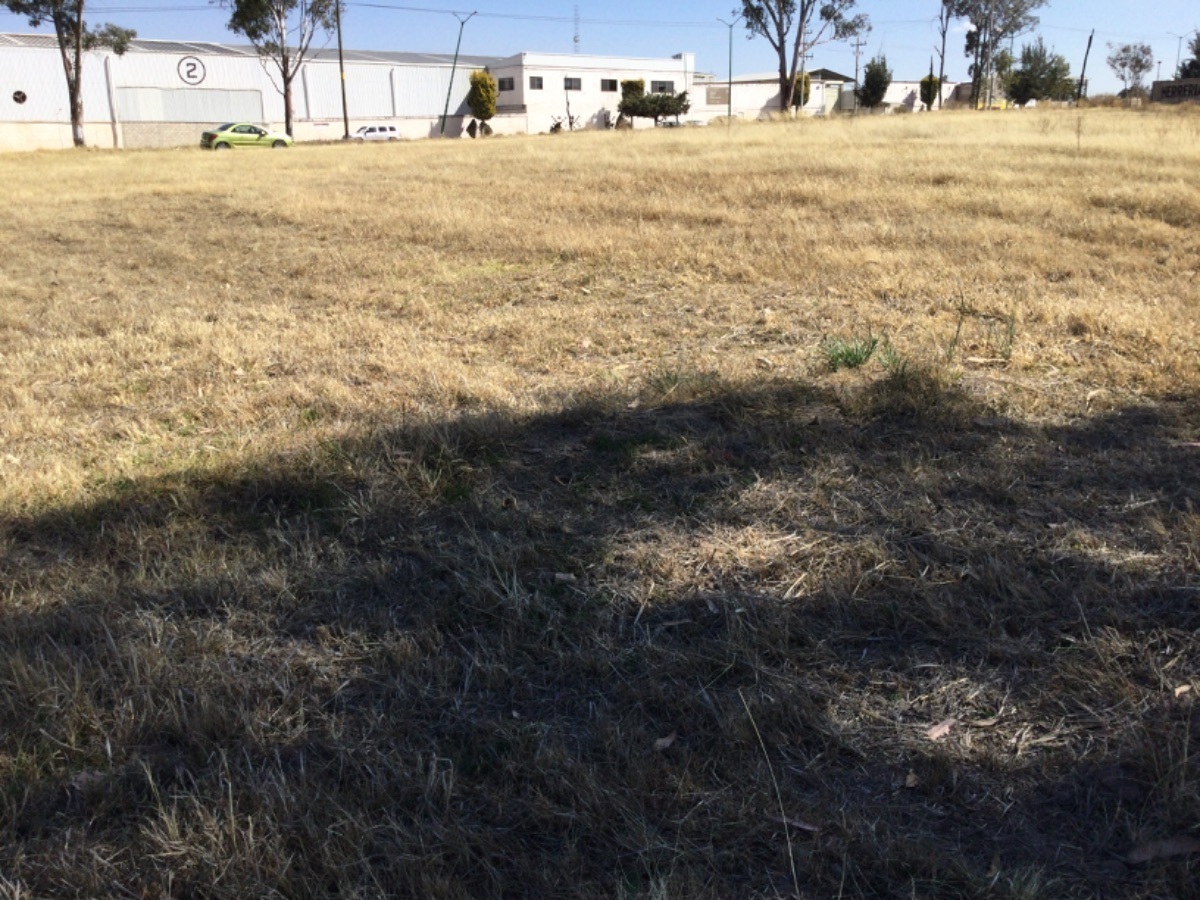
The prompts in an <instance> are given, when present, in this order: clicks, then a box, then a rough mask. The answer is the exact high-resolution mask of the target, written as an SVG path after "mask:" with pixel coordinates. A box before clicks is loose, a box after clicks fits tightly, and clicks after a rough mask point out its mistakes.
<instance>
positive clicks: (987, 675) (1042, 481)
mask: <svg viewBox="0 0 1200 900" xmlns="http://www.w3.org/2000/svg"><path fill="white" fill-rule="evenodd" d="M1198 130H1200V119H1197V117H1196V115H1195V114H1194V112H1189V111H1186V110H1167V111H1161V110H1150V111H1129V110H1118V109H1095V110H1086V111H1060V110H1048V111H1037V112H1026V113H1019V114H1018V113H1013V114H1005V115H993V114H972V113H963V114H957V113H954V114H951V113H947V114H942V115H937V116H932V115H930V116H925V115H922V116H909V117H895V118H892V117H878V118H871V119H855V120H835V121H829V122H821V123H812V122H808V123H799V124H795V123H792V124H788V123H782V124H771V125H761V126H739V127H736V128H733V129H731V130H726V129H680V130H671V131H670V132H667V133H663V132H653V133H636V134H624V133H622V134H617V133H578V134H569V135H561V136H555V137H540V138H538V137H530V138H511V139H503V140H500V139H496V140H489V141H485V142H474V143H467V142H463V143H451V142H433V141H431V142H422V143H413V144H405V145H401V146H394V145H389V146H362V147H347V146H342V145H336V146H334V145H331V146H299V147H297V148H294V149H293V150H292V151H289V152H287V153H272V154H263V155H262V156H255V155H254V154H248V153H231V154H211V155H206V154H203V153H201V152H200V151H198V150H189V151H175V152H137V153H122V154H116V153H78V154H77V153H70V154H31V155H25V156H9V157H5V158H0V178H2V179H3V181H4V183H5V185H6V186H7V188H6V189H7V190H8V194H9V197H10V203H9V205H8V207H7V209H6V212H5V215H4V217H3V218H2V219H0V232H2V237H3V239H4V244H5V246H6V248H8V251H7V260H6V265H5V267H4V269H3V272H2V273H0V287H2V289H3V295H4V298H5V301H4V303H3V305H2V306H0V354H2V357H3V360H4V378H3V380H2V381H0V583H3V585H4V592H3V594H2V595H0V602H2V603H3V607H2V608H0V683H2V684H3V685H4V690H3V691H2V692H0V724H2V726H3V727H2V729H0V892H3V893H6V894H10V895H13V896H27V895H30V896H44V895H80V896H101V895H103V896H109V895H112V896H115V895H126V894H136V895H142V896H235V895H240V896H273V895H286V896H322V895H329V894H333V893H337V894H342V895H347V896H380V895H392V896H431V897H481V896H509V895H515V894H522V895H538V896H597V897H613V896H627V897H650V896H688V897H692V896H696V897H700V896H712V897H728V896H764V897H765V896H778V895H781V894H783V895H788V894H794V895H798V896H838V895H841V896H879V897H890V896H902V895H904V896H906V895H915V896H923V897H924V896H929V897H933V896H938V897H967V896H971V897H976V896H994V897H1033V896H1096V895H1104V896H1128V897H1151V896H1185V895H1187V894H1188V893H1189V892H1190V891H1191V890H1192V888H1191V885H1192V884H1194V883H1195V878H1196V871H1195V868H1196V865H1197V860H1198V855H1197V854H1196V853H1195V852H1194V851H1193V850H1192V849H1189V848H1192V847H1193V845H1194V828H1195V823H1196V822H1197V821H1198V820H1200V805H1198V804H1197V799H1196V798H1197V796H1198V794H1197V783H1198V780H1197V771H1196V760H1197V758H1200V757H1198V755H1197V751H1198V750H1200V747H1198V746H1197V742H1198V738H1197V734H1200V729H1198V728H1197V727H1196V722H1195V706H1194V703H1195V700H1194V698H1195V693H1196V691H1197V690H1198V689H1200V663H1198V660H1200V655H1198V653H1197V650H1198V649H1200V648H1198V647H1197V638H1196V633H1197V627H1198V626H1200V615H1198V613H1197V606H1196V601H1197V590H1200V571H1198V567H1197V561H1196V553H1195V548H1196V547H1197V546H1200V516H1198V514H1197V504H1198V503H1200V496H1198V494H1200V491H1198V488H1197V485H1198V484H1200V481H1198V480H1197V477H1196V475H1197V466H1198V464H1200V457H1198V456H1197V453H1198V452H1200V450H1198V449H1197V444H1198V443H1200V413H1198V412H1197V410H1198V409H1200V404H1198V403H1197V389H1198V387H1200V375H1198V374H1197V373H1198V372H1200V351H1198V349H1197V341H1196V339H1195V335H1196V333H1197V326H1198V325H1200V322H1198V319H1200V315H1198V313H1197V300H1198V296H1200V295H1198V289H1197V278H1196V275H1197V262H1196V260H1195V258H1194V254H1193V253H1191V249H1192V245H1193V243H1194V241H1193V240H1192V235H1193V232H1194V227H1195V222H1196V221H1198V220H1200V187H1198V185H1197V181H1196V178H1195V174H1194V170H1195V162H1196V157H1195V149H1194V148H1195V139H1196V136H1197V133H1198ZM48 184H49V185H53V186H54V190H53V191H47V189H46V187H45V186H46V185H48ZM864 336H865V339H869V340H872V341H875V342H876V343H875V345H874V346H873V351H872V353H871V354H870V355H869V356H868V358H866V359H865V360H862V361H861V363H859V364H856V365H854V366H833V365H830V360H829V356H828V354H829V349H830V348H831V347H835V346H838V345H839V342H841V343H845V344H852V343H853V342H854V341H857V340H860V339H864ZM1189 841H1192V842H1193V843H1188V842H1189Z"/></svg>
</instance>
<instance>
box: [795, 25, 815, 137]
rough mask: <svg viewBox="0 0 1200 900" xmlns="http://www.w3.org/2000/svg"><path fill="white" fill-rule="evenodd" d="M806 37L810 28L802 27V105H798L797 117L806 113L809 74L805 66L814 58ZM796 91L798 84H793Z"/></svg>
mask: <svg viewBox="0 0 1200 900" xmlns="http://www.w3.org/2000/svg"><path fill="white" fill-rule="evenodd" d="M806 37H808V29H807V28H801V29H800V105H799V106H797V107H796V110H797V118H798V117H799V116H802V115H804V81H805V75H806V74H807V69H806V68H805V67H806V66H807V65H808V61H809V60H810V59H812V54H811V53H809V52H808V41H806V40H805V38H806ZM795 91H796V86H795V85H792V93H793V94H794V93H795ZM795 102H796V101H795V98H793V99H792V103H793V104H795Z"/></svg>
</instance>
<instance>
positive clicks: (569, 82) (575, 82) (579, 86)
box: [563, 78, 583, 91]
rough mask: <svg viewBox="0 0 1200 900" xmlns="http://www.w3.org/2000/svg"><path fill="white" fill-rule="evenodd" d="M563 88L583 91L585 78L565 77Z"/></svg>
mask: <svg viewBox="0 0 1200 900" xmlns="http://www.w3.org/2000/svg"><path fill="white" fill-rule="evenodd" d="M563 88H564V89H565V90H568V91H582V90H583V79H582V78H564V79H563Z"/></svg>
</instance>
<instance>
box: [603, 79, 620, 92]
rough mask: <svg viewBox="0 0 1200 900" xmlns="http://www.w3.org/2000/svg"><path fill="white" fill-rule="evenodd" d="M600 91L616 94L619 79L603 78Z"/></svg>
mask: <svg viewBox="0 0 1200 900" xmlns="http://www.w3.org/2000/svg"><path fill="white" fill-rule="evenodd" d="M600 90H602V91H613V92H614V93H615V92H616V90H617V79H615V78H601V79H600Z"/></svg>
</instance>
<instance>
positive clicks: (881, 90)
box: [855, 54, 892, 109]
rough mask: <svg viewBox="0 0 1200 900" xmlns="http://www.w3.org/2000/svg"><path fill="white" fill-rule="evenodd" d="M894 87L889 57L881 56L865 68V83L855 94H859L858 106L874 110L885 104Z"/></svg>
mask: <svg viewBox="0 0 1200 900" xmlns="http://www.w3.org/2000/svg"><path fill="white" fill-rule="evenodd" d="M891 85H892V70H891V69H889V68H888V64H887V57H886V56H884V55H882V54H880V55H879V56H876V57H875V58H874V59H873V60H871V61H870V62H869V63H867V64H866V66H864V67H863V83H862V87H860V88H858V89H857V90H856V91H855V93H856V94H858V105H859V106H865V107H867V109H874V108H875V107H877V106H881V105H882V104H883V98H884V96H886V95H887V90H888V88H889V87H891Z"/></svg>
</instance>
